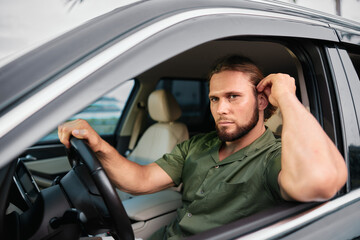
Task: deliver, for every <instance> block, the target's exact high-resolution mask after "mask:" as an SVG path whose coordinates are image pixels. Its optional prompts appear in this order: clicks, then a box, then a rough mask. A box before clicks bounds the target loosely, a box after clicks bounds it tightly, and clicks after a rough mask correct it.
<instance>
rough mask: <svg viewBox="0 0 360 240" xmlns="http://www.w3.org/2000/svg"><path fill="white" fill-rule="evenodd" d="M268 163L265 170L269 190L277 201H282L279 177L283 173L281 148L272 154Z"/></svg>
mask: <svg viewBox="0 0 360 240" xmlns="http://www.w3.org/2000/svg"><path fill="white" fill-rule="evenodd" d="M267 163H268V164H267V167H266V170H265V173H266V185H267V186H266V187H267V190H268V192H269V194H271V195H272V197H273V198H274V199H275V200H277V201H279V200H282V197H281V193H280V186H279V182H278V176H279V173H280V171H281V148H278V149H277V150H275V151H274V152H272V153H271V156H270V158H269V159H268V162H267Z"/></svg>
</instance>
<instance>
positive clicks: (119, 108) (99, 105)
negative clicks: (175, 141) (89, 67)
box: [40, 80, 135, 142]
mask: <svg viewBox="0 0 360 240" xmlns="http://www.w3.org/2000/svg"><path fill="white" fill-rule="evenodd" d="M134 85H135V80H128V81H126V82H125V83H123V84H121V85H120V86H118V87H117V88H115V89H114V90H112V91H111V92H109V93H107V94H106V95H104V96H102V97H101V98H99V99H98V100H96V101H95V102H93V103H92V104H90V105H89V106H87V107H86V108H85V109H83V110H82V111H81V112H79V113H77V114H75V115H74V116H72V117H71V118H69V119H68V121H71V120H75V119H78V118H81V119H85V120H86V121H87V122H88V123H89V124H90V125H91V126H92V127H93V128H94V129H95V131H96V132H97V133H98V134H99V135H101V136H104V135H112V134H114V132H115V129H116V126H117V123H118V121H119V119H120V117H121V115H122V113H123V110H124V107H125V105H126V102H127V100H128V98H129V96H130V94H131V92H132V90H133V88H134ZM57 139H58V135H57V129H55V130H54V131H52V132H51V133H50V134H48V135H46V136H45V137H44V138H42V139H41V140H40V142H42V141H51V140H57Z"/></svg>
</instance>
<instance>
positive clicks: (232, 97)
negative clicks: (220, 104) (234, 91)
mask: <svg viewBox="0 0 360 240" xmlns="http://www.w3.org/2000/svg"><path fill="white" fill-rule="evenodd" d="M237 97H238V95H230V96H229V99H235V98H237Z"/></svg>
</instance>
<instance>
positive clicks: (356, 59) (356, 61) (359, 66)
mask: <svg viewBox="0 0 360 240" xmlns="http://www.w3.org/2000/svg"><path fill="white" fill-rule="evenodd" d="M349 56H350V59H351V61H352V63H353V65H354V68H355V70H356V73H357V75H358V78H359V79H360V54H355V53H349Z"/></svg>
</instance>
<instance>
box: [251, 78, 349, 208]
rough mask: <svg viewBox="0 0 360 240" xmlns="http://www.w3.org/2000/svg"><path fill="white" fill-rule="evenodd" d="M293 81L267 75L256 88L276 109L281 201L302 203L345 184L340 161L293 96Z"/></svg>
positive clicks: (329, 195) (331, 193) (324, 196)
mask: <svg viewBox="0 0 360 240" xmlns="http://www.w3.org/2000/svg"><path fill="white" fill-rule="evenodd" d="M295 89H296V87H295V80H294V79H293V78H292V77H290V76H289V75H286V74H271V75H269V76H267V77H266V78H264V79H263V80H262V81H261V82H260V83H259V84H258V86H257V90H258V92H263V93H264V94H265V95H266V96H267V97H268V100H269V102H270V103H271V104H272V105H274V106H277V107H279V108H280V111H281V114H282V118H283V129H282V134H281V142H282V150H281V171H280V173H279V176H278V182H279V185H280V191H281V195H282V197H283V198H284V199H285V200H296V201H302V202H310V201H323V200H327V199H330V198H332V197H333V196H334V195H335V194H336V192H337V191H339V190H340V189H341V187H342V186H343V185H344V184H345V182H346V179H347V168H346V164H345V161H344V158H343V157H342V156H341V154H340V152H339V151H338V149H337V148H336V146H335V145H334V143H333V142H332V141H331V139H330V138H329V137H328V136H327V134H326V133H325V132H324V130H323V129H322V127H321V126H320V124H319V123H318V122H317V120H316V119H315V118H314V117H313V116H312V114H311V113H309V112H308V111H307V110H306V109H305V107H304V106H303V105H302V104H301V102H300V101H299V100H298V99H297V97H296V94H295Z"/></svg>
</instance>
